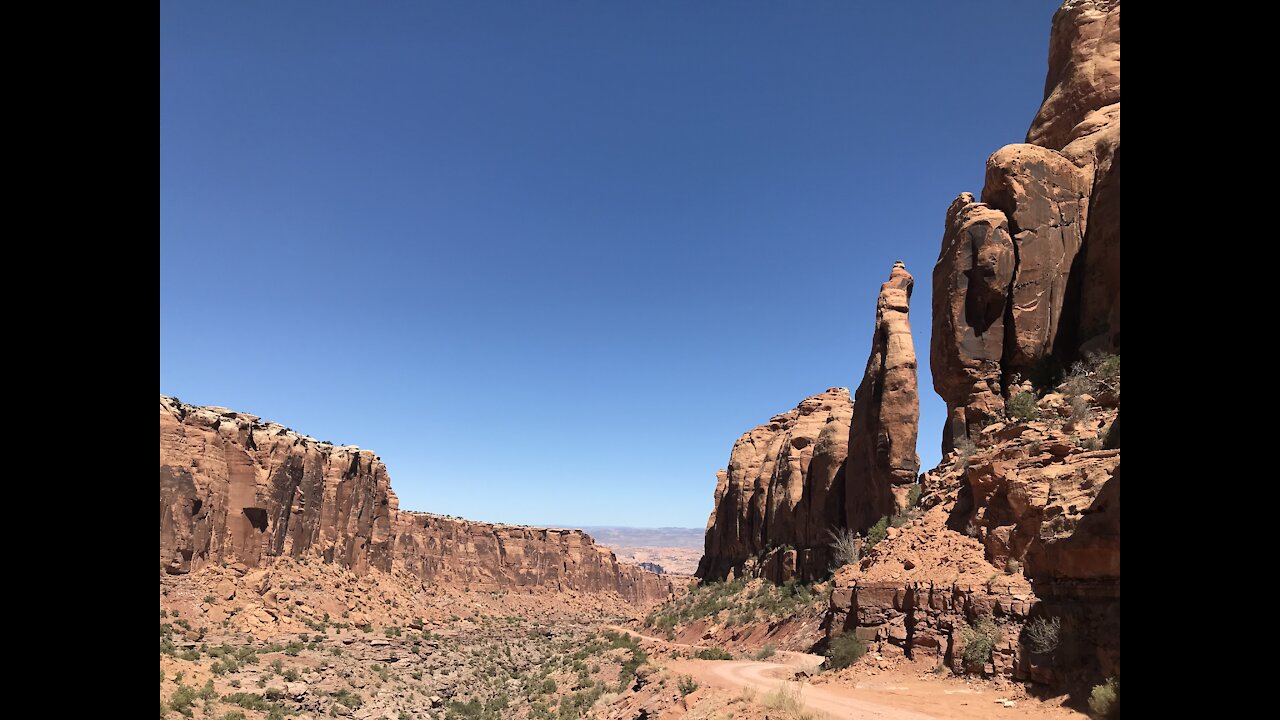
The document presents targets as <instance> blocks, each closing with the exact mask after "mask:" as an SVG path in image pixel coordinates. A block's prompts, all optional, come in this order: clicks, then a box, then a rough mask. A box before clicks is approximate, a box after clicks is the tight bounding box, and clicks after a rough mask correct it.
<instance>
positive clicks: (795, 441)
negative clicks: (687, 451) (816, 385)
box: [697, 388, 853, 581]
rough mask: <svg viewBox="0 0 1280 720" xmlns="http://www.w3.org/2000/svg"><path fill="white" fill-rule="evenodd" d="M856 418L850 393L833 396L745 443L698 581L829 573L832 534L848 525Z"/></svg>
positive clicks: (728, 475) (722, 483) (714, 519)
mask: <svg viewBox="0 0 1280 720" xmlns="http://www.w3.org/2000/svg"><path fill="white" fill-rule="evenodd" d="M852 415H853V407H852V404H851V402H850V400H849V391H848V390H847V389H845V388H831V389H829V390H827V391H826V392H824V393H821V394H818V395H814V396H813V397H811V398H807V399H805V400H804V401H802V402H801V403H800V404H799V405H798V406H797V407H796V408H795V409H794V410H791V411H789V412H786V413H782V414H781V415H775V416H774V417H773V418H772V419H771V420H770V421H769V422H768V423H766V424H764V425H761V426H759V427H756V428H754V429H752V430H750V431H748V432H746V433H744V434H743V435H742V437H740V438H738V441H737V442H736V443H734V445H733V451H732V452H731V453H730V455H729V467H728V469H726V470H721V471H719V472H718V473H717V475H716V477H717V484H716V494H715V509H714V510H712V512H711V518H710V519H709V520H708V522H707V535H706V550H705V552H704V554H703V556H702V561H701V562H700V563H699V565H698V571H697V576H698V577H702V578H723V577H725V576H728V575H741V574H743V573H744V572H745V573H748V574H761V573H763V574H766V575H767V576H769V577H772V578H774V579H777V580H779V581H781V580H783V579H787V578H790V577H795V576H797V575H800V576H803V577H811V576H813V575H815V574H820V573H821V572H822V571H824V570H825V568H826V564H827V563H828V562H829V554H828V551H829V548H828V543H829V542H830V538H829V537H828V536H827V530H828V528H832V527H840V526H843V524H844V517H843V515H844V512H843V508H844V485H845V483H844V461H845V456H846V454H847V452H848V440H849V423H850V420H851V419H852ZM775 550H777V551H778V553H776V554H775V553H773V551H775ZM766 563H769V564H770V565H771V566H770V567H768V568H765V567H762V566H763V565H764V564H766ZM779 564H780V565H779Z"/></svg>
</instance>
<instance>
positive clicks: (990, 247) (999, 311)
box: [930, 0, 1120, 451]
mask: <svg viewBox="0 0 1280 720" xmlns="http://www.w3.org/2000/svg"><path fill="white" fill-rule="evenodd" d="M1093 350H1104V351H1109V352H1118V351H1119V350H1120V3H1119V0H1068V1H1067V2H1065V3H1063V5H1062V7H1061V8H1060V9H1059V10H1058V12H1057V13H1056V14H1055V15H1054V18H1053V30H1052V32H1051V39H1050V50H1049V72H1048V77H1047V79H1046V82H1045V97H1044V101H1043V103H1042V104H1041V107H1040V111H1039V112H1038V113H1037V115H1036V117H1035V119H1034V120H1033V122H1032V124H1031V129H1030V130H1029V131H1028V133H1027V141H1026V143H1021V144H1015V145H1007V146H1005V147H1003V148H1001V149H999V150H997V151H996V152H995V153H994V154H993V155H992V156H991V157H990V158H989V159H988V160H987V172H986V180H985V184H984V186H983V188H982V195H981V202H978V201H975V199H974V197H973V196H972V195H971V194H969V193H962V194H961V195H960V196H959V197H958V198H956V200H955V201H954V202H953V203H952V204H951V208H950V209H949V210H948V211H947V219H946V226H945V231H944V234H943V240H942V251H941V253H940V254H939V256H938V263H937V265H935V267H934V270H933V337H932V345H931V348H930V359H931V367H932V369H933V384H934V389H935V390H937V392H938V394H939V395H941V396H942V397H943V399H944V400H946V403H947V410H948V421H947V427H946V432H944V434H943V450H944V451H946V450H949V449H950V448H951V447H952V446H953V444H954V443H955V442H956V441H958V440H960V439H961V438H964V437H968V438H972V437H973V436H974V434H975V433H976V431H977V430H979V429H980V428H981V427H982V426H983V425H985V424H986V423H989V422H992V421H994V420H996V419H998V418H999V417H1000V415H1001V413H1002V411H1003V409H1004V402H1005V399H1006V398H1007V397H1009V395H1010V388H1011V387H1012V386H1014V385H1016V384H1017V383H1018V382H1019V381H1020V380H1022V379H1028V378H1040V377H1042V376H1043V375H1045V374H1046V373H1047V372H1048V371H1051V370H1052V369H1053V368H1054V367H1065V366H1067V365H1069V364H1070V363H1071V362H1072V361H1073V360H1075V359H1077V358H1079V357H1081V356H1082V355H1083V354H1084V353H1085V352H1087V351H1093Z"/></svg>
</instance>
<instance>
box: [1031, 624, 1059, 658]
mask: <svg viewBox="0 0 1280 720" xmlns="http://www.w3.org/2000/svg"><path fill="white" fill-rule="evenodd" d="M1026 634H1027V644H1028V645H1030V646H1031V649H1032V650H1033V651H1034V652H1038V653H1041V654H1042V655H1048V654H1049V653H1051V652H1053V651H1054V650H1057V649H1058V642H1059V641H1060V639H1061V637H1060V636H1061V634H1062V619H1061V618H1056V617H1054V618H1043V617H1038V618H1036V619H1035V620H1032V621H1031V622H1030V623H1029V624H1028V625H1027V629H1026Z"/></svg>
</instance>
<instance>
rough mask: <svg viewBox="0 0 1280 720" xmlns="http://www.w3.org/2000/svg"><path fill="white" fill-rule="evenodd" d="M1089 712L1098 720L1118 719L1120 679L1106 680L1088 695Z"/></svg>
mask: <svg viewBox="0 0 1280 720" xmlns="http://www.w3.org/2000/svg"><path fill="white" fill-rule="evenodd" d="M1089 712H1090V713H1091V714H1092V715H1093V716H1094V717H1095V718H1098V719H1099V720H1112V719H1113V718H1114V719H1115V720H1119V718H1120V678H1108V679H1107V681H1106V682H1105V683H1103V684H1101V685H1097V686H1095V687H1094V688H1093V692H1091V693H1089Z"/></svg>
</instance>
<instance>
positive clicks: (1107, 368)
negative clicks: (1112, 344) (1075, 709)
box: [1093, 353, 1120, 687]
mask: <svg viewBox="0 0 1280 720" xmlns="http://www.w3.org/2000/svg"><path fill="white" fill-rule="evenodd" d="M1093 360H1094V362H1095V363H1096V367H1097V370H1096V371H1095V372H1096V373H1097V375H1098V379H1099V380H1100V381H1102V382H1104V383H1107V384H1108V385H1111V386H1112V387H1119V385H1120V356H1119V355H1110V354H1107V353H1102V354H1099V355H1095V356H1094V358H1093ZM1117 687H1119V684H1118V682H1117Z"/></svg>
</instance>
